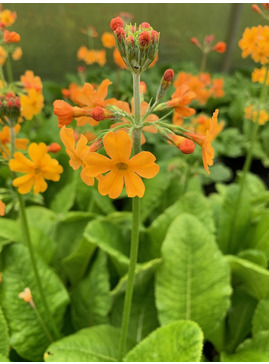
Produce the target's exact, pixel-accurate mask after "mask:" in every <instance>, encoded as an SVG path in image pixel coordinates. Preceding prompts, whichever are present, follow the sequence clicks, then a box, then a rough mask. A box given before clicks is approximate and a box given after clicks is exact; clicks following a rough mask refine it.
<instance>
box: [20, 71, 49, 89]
mask: <svg viewBox="0 0 269 364" xmlns="http://www.w3.org/2000/svg"><path fill="white" fill-rule="evenodd" d="M20 80H21V82H22V83H23V86H24V88H26V90H30V89H34V90H36V91H37V92H40V91H41V90H42V87H43V86H42V82H41V78H40V77H39V76H35V75H34V72H33V71H29V70H28V71H25V73H24V75H22V76H21V77H20Z"/></svg>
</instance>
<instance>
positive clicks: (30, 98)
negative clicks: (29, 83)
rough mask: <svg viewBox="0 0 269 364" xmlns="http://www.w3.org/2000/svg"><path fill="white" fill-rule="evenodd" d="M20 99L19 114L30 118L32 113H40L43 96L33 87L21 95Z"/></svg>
mask: <svg viewBox="0 0 269 364" xmlns="http://www.w3.org/2000/svg"><path fill="white" fill-rule="evenodd" d="M20 100H21V115H22V116H23V117H24V118H25V119H27V120H31V119H32V118H33V116H34V115H37V114H39V113H40V111H41V110H42V109H43V106H44V97H43V95H42V94H41V93H40V92H37V91H36V90H35V89H30V90H28V94H27V95H22V96H21V97H20Z"/></svg>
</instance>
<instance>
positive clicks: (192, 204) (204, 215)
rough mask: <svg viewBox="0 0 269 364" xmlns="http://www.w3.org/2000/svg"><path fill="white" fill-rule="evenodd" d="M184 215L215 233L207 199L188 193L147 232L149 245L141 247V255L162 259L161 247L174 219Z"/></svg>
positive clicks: (200, 195) (194, 193)
mask: <svg viewBox="0 0 269 364" xmlns="http://www.w3.org/2000/svg"><path fill="white" fill-rule="evenodd" d="M182 213H189V214H192V215H194V216H196V217H197V218H198V219H199V220H200V221H201V222H203V223H204V224H205V225H206V226H207V227H208V230H209V231H211V232H214V231H215V226H214V221H213V217H212V213H211V211H210V208H209V204H208V201H207V199H206V198H205V197H204V196H203V195H202V194H201V193H198V192H188V193H187V194H185V195H184V196H183V197H182V198H180V199H179V200H178V201H177V202H176V203H174V204H173V205H172V206H170V207H169V208H168V209H166V210H165V212H164V213H163V214H162V215H160V216H159V217H158V218H157V219H156V220H154V222H153V223H152V224H151V226H150V227H149V228H148V230H147V236H148V237H149V241H148V244H143V245H141V249H140V255H143V256H145V257H148V259H152V258H156V257H160V255H161V245H162V242H163V240H164V238H165V235H166V233H167V230H168V229H169V226H170V225H171V224H172V222H173V221H174V219H175V218H176V217H177V216H179V215H180V214H182Z"/></svg>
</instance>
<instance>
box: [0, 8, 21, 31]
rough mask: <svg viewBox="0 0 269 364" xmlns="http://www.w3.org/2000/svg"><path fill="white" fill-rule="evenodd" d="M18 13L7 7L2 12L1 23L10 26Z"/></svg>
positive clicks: (0, 13) (0, 15) (0, 14)
mask: <svg viewBox="0 0 269 364" xmlns="http://www.w3.org/2000/svg"><path fill="white" fill-rule="evenodd" d="M16 18H17V14H16V12H15V11H12V12H11V11H10V10H9V9H5V10H3V11H1V12H0V23H3V24H4V25H5V26H6V27H10V26H11V25H12V24H13V23H14V22H15V20H16Z"/></svg>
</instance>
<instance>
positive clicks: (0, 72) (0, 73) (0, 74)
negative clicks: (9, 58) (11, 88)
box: [0, 66, 5, 82]
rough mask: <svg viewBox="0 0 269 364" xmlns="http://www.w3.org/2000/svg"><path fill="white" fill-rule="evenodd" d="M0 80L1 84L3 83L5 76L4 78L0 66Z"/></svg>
mask: <svg viewBox="0 0 269 364" xmlns="http://www.w3.org/2000/svg"><path fill="white" fill-rule="evenodd" d="M0 79H1V81H2V82H5V76H4V72H3V67H2V66H0Z"/></svg>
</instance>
